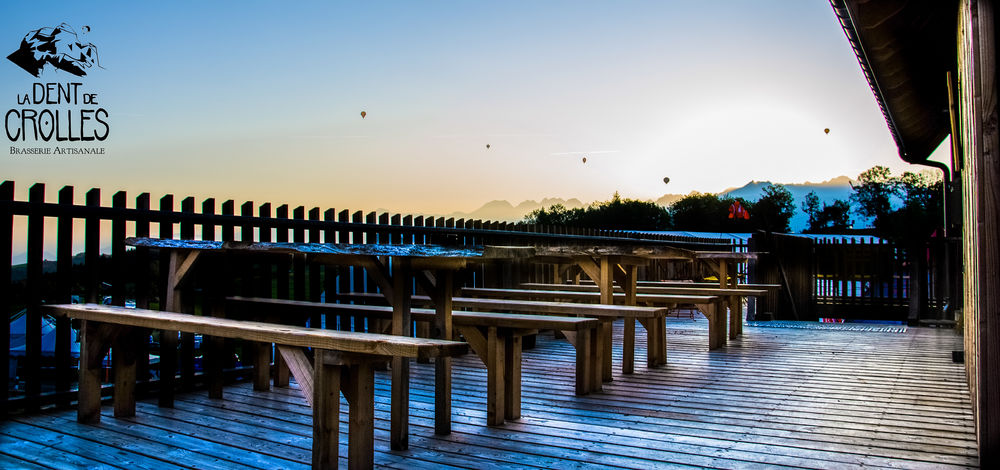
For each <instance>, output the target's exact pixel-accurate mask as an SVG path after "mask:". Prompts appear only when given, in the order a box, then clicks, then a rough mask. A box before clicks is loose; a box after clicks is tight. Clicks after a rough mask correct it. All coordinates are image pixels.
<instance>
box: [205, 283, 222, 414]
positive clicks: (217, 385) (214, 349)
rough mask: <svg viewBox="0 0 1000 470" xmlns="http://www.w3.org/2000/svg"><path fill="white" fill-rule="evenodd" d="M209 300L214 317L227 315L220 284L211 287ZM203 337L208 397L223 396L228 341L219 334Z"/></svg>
mask: <svg viewBox="0 0 1000 470" xmlns="http://www.w3.org/2000/svg"><path fill="white" fill-rule="evenodd" d="M208 302H209V304H210V309H211V315H212V316H213V317H216V318H225V317H226V308H225V304H224V300H223V299H222V292H220V291H219V286H212V287H211V289H210V295H209V299H208ZM202 339H203V344H207V345H208V347H207V348H204V346H203V348H204V350H205V352H204V354H203V356H202V357H204V358H205V364H204V370H205V382H207V384H208V397H209V398H222V389H223V386H224V385H225V380H224V377H223V373H222V369H223V363H224V356H225V353H226V342H225V340H224V339H223V338H220V337H218V336H203V337H202Z"/></svg>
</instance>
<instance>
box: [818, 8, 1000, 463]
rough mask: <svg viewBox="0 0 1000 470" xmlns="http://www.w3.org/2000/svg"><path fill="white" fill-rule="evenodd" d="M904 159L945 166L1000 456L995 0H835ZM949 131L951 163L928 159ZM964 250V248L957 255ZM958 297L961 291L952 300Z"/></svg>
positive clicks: (981, 432) (979, 376)
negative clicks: (921, 0)
mask: <svg viewBox="0 0 1000 470" xmlns="http://www.w3.org/2000/svg"><path fill="white" fill-rule="evenodd" d="M831 4H832V6H833V9H834V11H835V12H836V14H837V16H838V18H839V19H840V22H841V24H842V26H843V28H844V32H845V33H846V34H847V39H848V41H850V43H851V46H852V47H853V48H854V51H855V53H856V55H857V57H858V62H859V63H860V65H861V68H862V70H863V71H864V73H865V76H866V77H867V79H868V83H869V85H870V86H871V88H872V91H873V92H874V94H875V98H876V99H877V100H878V103H879V106H880V107H881V108H882V112H883V114H884V115H885V119H886V123H887V124H888V126H889V130H890V132H891V133H892V136H893V139H895V141H896V144H897V146H898V148H899V156H900V158H902V159H903V160H905V161H907V162H909V163H913V164H920V165H928V166H933V167H936V168H939V169H941V170H942V171H943V172H944V174H945V185H946V191H947V199H946V210H945V213H946V215H945V217H946V229H947V231H948V235H950V236H959V235H960V236H961V248H962V254H961V261H962V265H964V266H958V265H957V264H956V267H955V268H954V269H953V272H954V273H955V275H956V278H959V279H961V282H962V287H961V296H962V300H961V308H962V320H963V321H962V322H961V323H960V325H961V326H964V335H965V342H964V344H965V353H964V358H965V365H966V371H967V378H968V382H969V390H970V394H971V400H972V405H973V411H974V415H975V422H976V435H977V440H978V445H979V449H980V463H981V464H982V465H983V466H984V467H988V466H993V465H995V464H996V463H997V462H998V461H1000V400H998V399H997V397H998V395H1000V340H998V339H997V338H998V337H1000V275H998V272H1000V269H998V268H1000V224H998V220H997V215H998V212H1000V164H998V163H1000V162H998V157H1000V155H998V151H1000V129H998V126H997V122H998V115H997V96H998V95H997V92H998V87H997V50H996V33H995V31H996V27H997V24H998V21H997V20H998V15H997V10H996V8H995V7H996V6H995V5H994V3H993V1H991V0H951V1H936V2H912V1H905V0H880V1H871V0H831ZM948 135H950V136H951V151H952V158H951V162H950V165H946V164H943V163H938V162H933V161H929V160H928V157H929V156H930V154H931V152H932V151H934V149H935V148H936V147H937V146H938V145H939V144H940V143H941V142H942V141H943V139H944V138H945V136H948ZM956 257H957V256H956ZM955 300H956V302H955V303H958V302H957V299H955Z"/></svg>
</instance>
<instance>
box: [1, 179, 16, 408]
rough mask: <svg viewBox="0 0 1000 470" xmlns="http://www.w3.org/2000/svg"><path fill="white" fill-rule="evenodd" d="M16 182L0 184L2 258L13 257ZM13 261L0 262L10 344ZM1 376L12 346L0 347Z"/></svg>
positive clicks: (4, 331) (5, 395)
mask: <svg viewBox="0 0 1000 470" xmlns="http://www.w3.org/2000/svg"><path fill="white" fill-rule="evenodd" d="M13 203H14V182H13V181H4V182H3V183H2V184H0V259H8V260H9V259H11V257H12V256H13V251H14V207H13ZM10 281H11V263H0V314H2V315H3V317H4V318H5V319H7V321H2V322H0V344H10V321H9V320H10V316H11V314H12V313H14V312H11V307H12V305H13V302H12V300H11V297H12V295H11V294H12V292H11V290H12V289H11V288H10ZM0 349H2V352H0V377H10V348H9V347H7V348H0ZM9 398H10V392H9V391H8V387H0V419H5V418H6V417H7V413H8V409H9V407H8V406H7V400H8V399H9Z"/></svg>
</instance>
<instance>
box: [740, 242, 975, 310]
mask: <svg viewBox="0 0 1000 470" xmlns="http://www.w3.org/2000/svg"><path fill="white" fill-rule="evenodd" d="M953 244H954V241H953V240H952V241H949V240H944V239H931V240H930V241H929V242H926V243H921V244H918V245H915V246H910V247H907V246H904V245H901V244H899V243H896V242H891V241H887V240H883V239H879V238H875V237H827V238H808V237H797V236H792V235H780V234H766V233H758V234H755V235H754V236H753V238H752V239H751V248H752V250H753V251H759V252H764V253H766V254H764V255H761V256H760V258H759V260H758V261H757V262H756V263H755V267H754V268H753V270H754V276H755V278H756V279H757V282H767V283H776V284H782V285H783V287H782V290H781V292H780V293H779V294H778V296H777V299H769V300H768V302H769V303H768V304H767V306H766V307H765V310H763V311H772V312H775V314H776V318H778V319H786V320H793V319H797V320H816V319H818V318H838V319H851V320H888V321H909V322H915V321H919V320H928V319H933V320H940V319H942V318H944V316H945V312H944V310H945V303H946V302H948V301H949V300H948V299H949V298H950V297H951V296H952V295H954V294H953V293H954V292H955V290H954V286H952V285H950V284H953V282H952V280H951V279H950V277H949V273H950V272H951V271H950V270H949V267H948V264H949V258H948V254H949V250H954V247H953V246H951V245H953ZM911 250H915V251H914V252H913V253H910V251H911ZM912 296H916V298H917V300H915V301H914V302H915V304H913V305H911V297H912ZM954 305H955V303H954V302H952V306H954ZM768 308H773V310H768Z"/></svg>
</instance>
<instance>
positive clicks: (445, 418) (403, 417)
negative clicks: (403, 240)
mask: <svg viewBox="0 0 1000 470" xmlns="http://www.w3.org/2000/svg"><path fill="white" fill-rule="evenodd" d="M126 244H127V245H129V246H133V247H146V248H155V249H159V250H161V251H165V252H167V253H169V260H170V261H169V263H170V264H169V269H168V275H167V298H166V302H165V310H167V311H179V308H180V306H181V305H182V299H181V296H182V293H183V290H182V289H181V288H180V287H181V286H182V285H183V284H184V283H185V281H186V280H187V279H188V278H189V277H190V276H189V275H190V274H191V273H192V272H193V267H194V266H195V264H196V263H198V262H199V261H200V260H201V259H204V258H208V257H216V258H219V257H223V258H225V259H226V260H232V259H234V258H238V257H247V258H254V259H260V258H284V259H288V258H293V259H300V260H303V261H305V262H306V263H316V264H324V265H340V266H356V267H363V268H365V270H366V271H367V272H368V274H369V276H370V277H371V278H372V280H373V281H374V282H375V283H376V284H377V285H378V287H379V289H380V290H381V292H382V295H383V296H384V298H385V300H386V301H387V302H388V304H389V305H390V306H392V309H393V310H392V320H391V328H390V334H392V335H397V336H412V333H413V332H412V331H411V330H412V324H413V322H412V315H411V304H412V294H413V292H412V290H413V288H412V286H413V283H414V281H416V283H417V284H418V285H420V286H421V288H422V289H423V290H424V291H425V292H426V293H427V294H428V295H429V296H431V297H432V298H433V300H434V306H435V312H436V317H435V325H436V327H437V328H436V329H437V332H438V336H439V337H440V338H442V339H450V338H451V337H452V328H453V322H452V318H451V314H452V306H453V305H452V292H453V290H454V272H455V271H456V270H458V269H461V268H464V267H466V266H467V265H468V263H470V262H482V261H486V260H491V259H510V258H517V257H526V256H530V255H532V254H533V252H532V249H531V248H530V247H490V246H487V247H477V248H468V247H445V246H439V245H367V244H324V243H270V242H231V241H230V242H222V241H198V240H172V239H156V238H128V239H127V240H126ZM219 304H220V305H224V302H222V301H221V300H220V302H219ZM217 313H220V314H223V315H224V312H221V311H219V312H217ZM161 344H162V345H163V347H165V348H168V349H169V348H171V347H176V344H177V332H164V334H163V340H162V343H161ZM262 349H263V348H262ZM279 352H280V353H281V356H282V357H283V358H285V363H287V364H288V366H289V368H294V367H297V364H301V362H302V361H301V359H302V358H299V357H295V356H291V355H288V356H287V357H286V352H285V351H283V350H281V349H279ZM269 354H270V350H269V349H266V350H264V351H259V352H258V358H257V362H258V364H260V363H263V364H269V361H270V356H269ZM264 355H266V357H264ZM168 356H170V355H168ZM164 359H168V358H167V357H166V356H164V358H161V368H163V370H164V371H165V373H164V372H161V381H163V380H166V382H161V383H162V385H161V390H165V393H167V394H171V395H170V397H169V401H170V402H172V390H173V375H174V372H173V371H174V368H175V367H176V365H175V364H173V363H172V362H173V361H171V360H164ZM409 365H410V358H408V357H401V356H394V357H393V358H392V360H391V369H392V386H391V388H392V390H391V398H392V401H391V409H390V418H391V426H390V439H389V440H390V446H391V448H392V449H394V450H403V449H406V448H407V447H408V438H407V435H408V429H409V401H410V400H409V375H410V374H409V369H410V368H409ZM292 372H293V374H294V373H295V372H296V371H294V370H293V371H292ZM299 372H300V373H301V374H304V373H305V372H304V371H299ZM267 373H268V369H267V368H266V367H262V366H259V367H257V372H256V374H257V378H256V380H255V381H254V384H255V385H254V386H255V388H265V389H266V388H267V387H268V380H267V378H268V376H267ZM212 387H213V388H214V387H218V389H219V390H220V392H219V393H220V394H221V381H219V382H218V384H215V385H212ZM164 401H165V400H164V399H163V396H162V395H161V405H162V404H164ZM450 431H451V360H450V358H448V357H442V358H438V359H437V360H435V432H437V433H439V434H447V433H449V432H450Z"/></svg>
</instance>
